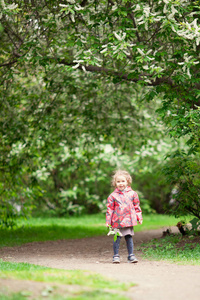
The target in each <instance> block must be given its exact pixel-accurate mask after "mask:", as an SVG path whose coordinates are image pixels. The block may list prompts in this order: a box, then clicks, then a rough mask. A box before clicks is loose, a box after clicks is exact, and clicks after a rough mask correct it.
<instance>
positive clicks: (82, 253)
mask: <svg viewBox="0 0 200 300" xmlns="http://www.w3.org/2000/svg"><path fill="white" fill-rule="evenodd" d="M172 230H173V232H176V231H177V229H176V228H172ZM161 236H162V229H160V230H152V231H146V232H138V233H136V234H135V236H134V244H135V247H136V250H135V254H136V256H137V257H138V259H139V263H137V264H128V263H127V250H126V245H125V241H124V239H123V240H122V241H121V245H120V254H121V263H120V264H119V265H113V264H112V263H111V262H112V255H113V254H112V239H113V237H107V236H105V237H104V236H103V237H98V238H97V237H94V238H85V239H81V240H59V241H49V242H35V243H29V244H25V245H23V246H19V247H13V248H12V247H6V248H2V249H0V257H1V258H2V259H3V260H5V261H14V262H28V263H33V264H37V265H43V266H47V267H53V268H60V269H67V270H75V269H82V270H91V271H94V272H97V273H100V274H102V275H104V276H106V277H111V278H113V279H117V280H120V281H123V282H134V283H136V284H137V286H136V287H134V288H132V290H131V295H130V297H131V299H133V300H151V299H152V300H171V299H173V300H182V299H192V300H197V299H198V300H199V299H200V298H199V297H200V296H199V295H200V267H199V266H188V265H187V266H184V265H175V264H170V263H166V262H158V261H148V260H146V259H145V260H144V259H142V258H141V257H140V252H139V251H137V247H138V246H139V245H140V244H141V243H142V242H146V241H148V240H151V239H152V238H158V237H161Z"/></svg>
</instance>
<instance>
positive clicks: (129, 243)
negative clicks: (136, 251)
mask: <svg viewBox="0 0 200 300" xmlns="http://www.w3.org/2000/svg"><path fill="white" fill-rule="evenodd" d="M125 240H126V246H127V250H128V254H129V255H131V254H133V238H132V235H130V234H128V235H125Z"/></svg>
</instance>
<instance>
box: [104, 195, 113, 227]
mask: <svg viewBox="0 0 200 300" xmlns="http://www.w3.org/2000/svg"><path fill="white" fill-rule="evenodd" d="M114 202H115V201H114V198H113V197H112V195H110V196H109V197H108V199H107V211H106V224H108V225H111V222H112V215H113V212H114V207H115V203H114Z"/></svg>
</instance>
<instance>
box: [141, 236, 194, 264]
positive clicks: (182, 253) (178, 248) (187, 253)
mask: <svg viewBox="0 0 200 300" xmlns="http://www.w3.org/2000/svg"><path fill="white" fill-rule="evenodd" d="M141 250H142V252H143V256H144V257H145V258H147V259H149V260H166V261H168V262H171V263H179V264H190V265H200V236H188V237H182V236H181V235H170V236H166V237H164V238H160V239H154V240H152V241H150V242H149V243H146V244H143V245H141Z"/></svg>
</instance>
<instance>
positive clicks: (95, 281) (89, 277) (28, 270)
mask: <svg viewBox="0 0 200 300" xmlns="http://www.w3.org/2000/svg"><path fill="white" fill-rule="evenodd" d="M0 278H4V279H5V278H11V279H13V280H14V279H18V280H26V281H27V280H30V281H36V282H45V283H48V284H50V289H49V288H48V290H47V289H46V291H43V294H44V292H45V295H46V296H48V299H52V300H53V299H59V300H60V299H63V300H64V299H94V298H95V299H98V300H101V299H102V300H103V299H108V300H111V299H113V297H114V298H115V299H117V300H122V299H128V298H127V297H124V295H123V296H122V295H121V294H120V292H122V291H127V290H128V289H129V288H130V287H131V286H133V284H125V283H121V282H118V281H114V280H110V279H108V278H105V277H103V276H101V275H99V274H96V273H94V272H89V271H82V270H60V269H52V268H47V267H42V266H37V265H32V264H28V263H11V262H4V261H2V260H0ZM56 284H57V285H59V284H62V285H65V286H66V289H67V286H69V285H70V286H76V287H77V286H79V288H76V289H75V290H74V291H70V292H68V295H67V296H66V295H61V294H59V295H57V294H56V293H58V292H59V288H56ZM86 288H88V290H87V289H86ZM110 290H113V291H114V292H115V291H117V292H118V295H115V294H113V292H111V291H110ZM49 291H50V292H49ZM52 292H53V294H52ZM24 296H25V291H21V292H18V293H14V294H9V293H6V292H5V291H4V293H2V292H1V293H0V299H1V300H3V299H5V300H7V299H9V300H11V299H12V300H21V299H24ZM41 298H42V295H41ZM37 299H38V298H37ZM42 299H43V298H42Z"/></svg>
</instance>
